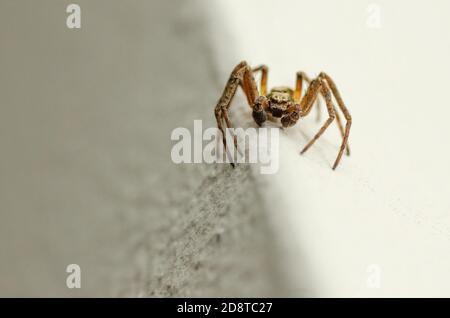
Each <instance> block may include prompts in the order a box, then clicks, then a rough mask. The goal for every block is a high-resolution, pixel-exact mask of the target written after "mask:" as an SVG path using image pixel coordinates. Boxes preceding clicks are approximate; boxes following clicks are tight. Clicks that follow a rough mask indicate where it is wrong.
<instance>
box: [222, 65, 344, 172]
mask: <svg viewBox="0 0 450 318" xmlns="http://www.w3.org/2000/svg"><path fill="white" fill-rule="evenodd" d="M257 71H261V72H262V77H261V86H260V90H259V91H258V89H257V86H256V81H255V79H254V77H253V72H257ZM267 74H268V68H267V66H265V65H261V66H259V67H256V68H254V69H251V68H250V67H249V66H248V64H247V63H246V62H245V61H244V62H241V63H239V64H238V65H237V66H236V67H235V68H234V70H233V71H232V72H231V75H230V79H229V80H228V83H227V85H226V87H225V90H224V92H223V94H222V97H221V98H220V100H219V102H218V103H217V106H216V108H215V115H216V119H217V125H218V127H219V129H220V130H221V131H222V135H223V143H224V146H225V148H226V138H225V131H224V129H223V124H224V123H225V125H226V126H227V127H228V128H231V123H230V119H229V118H228V109H229V107H230V104H231V100H232V98H233V97H234V95H235V93H236V89H237V87H238V86H241V87H242V89H243V90H244V93H245V95H246V97H247V101H248V103H249V105H250V107H252V116H253V119H254V120H255V122H256V123H257V124H258V125H259V126H261V125H262V124H263V123H264V122H265V121H266V120H267V118H268V117H267V116H268V115H270V116H272V117H273V118H280V122H281V124H282V125H283V127H285V128H287V127H290V126H293V125H295V124H296V123H297V121H298V120H299V119H300V118H301V117H305V116H307V115H308V114H309V113H310V111H311V109H312V107H313V105H314V103H315V102H316V100H317V99H318V96H319V94H320V95H322V97H323V98H324V100H325V103H326V106H327V111H328V119H327V121H326V122H325V123H324V124H323V126H322V127H321V128H320V130H319V131H318V132H317V134H316V135H315V136H314V138H313V139H311V141H310V142H309V143H308V144H307V145H306V146H305V147H304V148H303V150H302V151H301V153H304V152H305V151H306V150H308V149H309V147H311V146H312V144H313V143H314V142H315V141H316V140H317V139H318V138H319V137H320V136H321V135H322V133H323V132H324V131H325V130H326V129H327V128H328V126H329V125H330V124H331V122H332V121H333V120H334V119H335V118H336V121H337V124H338V127H339V130H340V132H341V135H342V143H341V148H340V149H339V153H338V155H337V158H336V160H335V162H334V165H333V169H335V168H336V167H337V165H338V164H339V161H340V160H341V157H342V154H343V152H344V150H347V155H349V154H350V150H349V147H348V144H347V140H348V135H349V133H350V126H351V123H352V118H351V116H350V113H349V112H348V110H347V108H346V107H345V105H344V102H343V100H342V98H341V95H340V94H339V91H338V89H337V87H336V85H335V84H334V82H333V80H332V79H331V78H330V77H329V76H328V75H327V74H325V73H320V74H319V76H318V77H316V78H315V79H313V80H310V79H309V77H308V76H307V75H306V74H305V73H304V72H297V81H296V85H295V90H293V89H291V88H289V87H286V86H281V87H274V88H272V90H271V91H270V92H269V93H268V94H267ZM303 81H305V82H307V83H308V84H309V86H308V88H307V90H306V92H305V94H304V96H302V89H303ZM332 94H333V96H334V98H335V99H336V101H337V104H338V106H339V109H340V110H341V111H342V113H343V114H344V117H345V119H346V125H345V129H344V127H343V125H342V122H341V119H340V116H339V113H338V112H337V110H336V107H335V106H334V104H333V102H332V98H331V95H332ZM234 143H235V146H237V141H236V138H234Z"/></svg>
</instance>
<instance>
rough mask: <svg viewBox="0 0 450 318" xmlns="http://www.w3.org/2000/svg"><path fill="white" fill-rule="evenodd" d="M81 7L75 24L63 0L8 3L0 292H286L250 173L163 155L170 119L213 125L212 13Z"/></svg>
mask: <svg viewBox="0 0 450 318" xmlns="http://www.w3.org/2000/svg"><path fill="white" fill-rule="evenodd" d="M77 3H78V4H79V5H80V6H81V8H82V28H81V30H68V29H67V28H66V27H65V17H66V13H65V7H66V4H64V2H60V1H48V0H47V1H39V3H38V2H35V1H2V2H1V4H0V32H1V38H2V57H1V59H0V63H1V69H2V72H1V74H0V86H1V87H2V94H1V97H0V99H1V109H0V112H1V116H0V127H1V130H2V133H1V134H0V141H1V149H2V150H1V153H2V155H1V159H0V160H1V161H0V162H1V165H0V168H1V179H0V189H1V191H0V196H1V198H0V211H1V212H0V213H1V222H0V260H1V261H0V295H1V296H66V297H74V296H143V297H145V296H226V295H227V296H257V295H275V294H277V293H278V292H279V291H280V288H281V287H280V286H282V281H281V280H280V279H278V278H277V277H278V276H277V275H278V274H277V270H276V268H275V266H274V254H273V253H272V248H271V235H270V234H269V233H270V230H269V229H268V226H267V220H266V218H265V216H264V215H265V214H264V210H263V207H262V204H261V201H260V194H259V193H258V191H257V187H256V185H255V182H256V181H255V179H254V178H253V176H252V172H251V170H250V169H249V167H245V166H242V167H239V168H238V169H235V170H234V171H232V170H231V169H230V167H229V166H225V165H219V166H211V165H175V164H173V163H172V162H171V160H170V149H171V146H172V144H173V142H172V141H171V140H170V133H171V131H172V129H173V128H175V127H188V128H190V127H192V124H193V120H194V119H204V125H205V126H206V125H213V124H214V121H213V116H212V107H213V105H214V103H215V102H216V99H217V96H218V95H219V94H220V91H221V89H222V84H223V81H224V77H226V76H227V74H223V73H221V72H220V71H219V70H218V67H217V65H218V64H217V62H218V61H216V60H214V57H213V53H212V51H211V45H210V36H211V34H210V33H209V32H208V30H210V28H211V27H212V25H215V24H214V23H215V21H214V19H213V20H206V19H205V16H206V14H205V11H204V10H205V8H204V6H203V5H202V3H199V2H197V1H170V2H169V1H146V2H143V1H128V2H127V3H124V2H121V1H95V2H92V1H78V2H77ZM18 17H20V19H19V18H18ZM214 28H215V30H217V32H214V36H219V35H220V32H221V31H220V26H218V25H215V26H214ZM224 33H225V32H224ZM226 72H228V70H227V71H226ZM71 263H76V264H79V265H80V266H81V269H82V288H81V289H79V290H69V289H68V288H67V287H66V285H65V281H66V275H67V274H66V272H65V269H66V266H67V265H68V264H71Z"/></svg>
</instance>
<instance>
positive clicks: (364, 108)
mask: <svg viewBox="0 0 450 318" xmlns="http://www.w3.org/2000/svg"><path fill="white" fill-rule="evenodd" d="M449 9H450V5H449V2H448V1H433V2H432V3H429V2H426V1H400V0H397V1H375V2H369V1H349V0H347V1H323V0H322V1H267V0H266V1H245V2H244V1H225V0H224V1H219V2H218V6H214V7H213V8H212V9H211V10H212V12H214V14H215V15H216V19H217V20H219V21H222V22H224V23H226V25H227V26H228V30H229V34H228V36H227V37H226V38H224V39H223V38H217V37H215V38H214V39H215V41H216V42H215V43H216V49H217V51H216V54H217V56H218V60H219V61H222V64H221V67H222V68H223V69H222V70H223V72H224V74H226V73H228V72H229V71H230V70H231V69H232V67H233V66H234V65H233V64H235V63H237V62H238V61H239V60H241V59H245V60H248V61H249V62H250V63H251V64H253V65H256V64H261V63H264V64H267V65H268V66H269V86H274V85H280V84H283V85H284V84H288V85H293V83H294V80H295V72H296V71H297V70H305V71H306V72H307V73H309V74H310V75H312V76H315V75H317V74H318V73H319V72H320V71H322V70H323V71H326V72H327V73H328V74H330V75H331V76H332V77H333V78H334V79H335V82H336V84H337V86H338V87H339V89H340V90H341V94H342V96H343V98H344V101H345V102H346V104H347V107H348V109H349V110H350V112H351V114H352V117H353V125H352V129H351V133H350V139H349V140H350V146H351V149H352V155H351V157H345V156H344V157H343V159H342V161H341V164H340V166H339V167H338V168H337V170H336V171H332V170H331V165H332V163H333V161H334V158H335V156H336V154H337V151H338V147H339V145H340V138H339V135H338V130H337V127H336V124H333V125H332V126H331V127H330V128H329V129H328V130H327V132H326V133H325V134H324V135H323V137H322V138H321V139H319V140H318V142H316V144H315V145H314V146H313V147H312V148H311V149H310V150H308V152H307V153H306V154H305V155H303V156H300V155H299V151H300V150H301V149H302V147H303V146H304V145H305V144H306V142H307V140H309V138H310V137H312V136H313V135H314V134H315V133H316V131H317V130H318V129H319V127H320V125H319V123H316V122H315V120H314V118H315V116H314V115H312V116H311V117H312V118H306V119H305V120H304V122H300V123H299V124H298V125H297V126H295V127H294V128H291V129H290V130H288V131H286V133H283V134H282V136H283V138H282V140H281V146H280V147H281V158H280V165H281V167H280V171H279V173H277V174H276V175H273V176H264V177H262V178H263V179H264V180H265V181H266V182H267V184H268V186H267V187H266V188H265V190H264V191H265V192H266V195H265V197H266V198H267V205H268V206H269V207H270V208H269V209H268V211H269V213H270V215H269V217H271V218H272V219H273V220H274V224H277V226H278V227H279V231H278V233H280V234H281V236H282V237H281V241H280V242H281V246H283V247H284V249H285V252H286V253H284V254H285V255H286V257H287V260H286V261H285V262H284V264H285V266H286V267H285V270H286V271H287V272H289V273H290V275H292V277H294V279H293V282H295V283H294V285H295V287H293V288H298V289H310V290H311V292H312V293H313V294H315V295H318V296H449V295H450V274H449V268H450V253H449V252H450V216H449V212H450V209H449V207H450V204H449V203H450V199H449V195H448V194H449V186H448V179H449V177H450V168H449V164H448V163H449V162H450V151H449V145H448V141H447V138H448V136H449V135H450V128H449V125H448V118H449V115H450V112H449V109H450V108H449V107H450V105H449V103H448V99H447V84H448V74H449V71H450V63H449V61H448V56H450V38H449V37H448V30H449V28H450V22H449V20H448V18H447V17H446V14H447V13H448V12H449ZM230 43H235V44H236V45H235V46H234V47H233V49H230ZM230 54H231V56H232V58H230ZM225 79H226V78H224V83H225ZM238 103H239V104H244V101H243V99H241V100H240V101H239V102H238ZM235 107H236V108H238V107H239V106H235ZM241 107H246V106H241ZM247 113H248V114H250V111H248V112H247ZM323 115H325V113H324V114H323ZM235 117H236V116H235ZM235 120H236V119H235ZM237 120H239V119H237ZM246 120H248V119H246ZM246 120H244V121H243V122H245V121H246ZM322 120H325V116H322ZM305 264H307V268H308V270H307V271H304V270H302V271H298V270H297V269H298V268H300V265H302V267H304V266H305Z"/></svg>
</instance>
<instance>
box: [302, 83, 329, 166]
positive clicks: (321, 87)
mask: <svg viewBox="0 0 450 318" xmlns="http://www.w3.org/2000/svg"><path fill="white" fill-rule="evenodd" d="M315 81H316V80H315ZM317 81H318V82H319V84H316V85H314V86H313V85H312V84H313V82H312V83H311V85H310V87H313V89H314V91H313V93H310V92H309V91H310V89H308V91H307V93H306V95H305V98H308V99H309V105H307V106H309V110H310V109H311V107H312V104H313V103H314V99H315V98H317V97H318V94H319V92H320V93H321V94H322V96H323V98H324V99H325V103H326V106H327V111H328V119H327V121H326V122H325V123H324V124H323V125H322V127H321V128H320V130H319V131H318V132H317V133H316V135H315V136H314V138H313V139H311V140H310V141H309V142H308V144H307V145H306V146H305V147H304V148H303V150H302V151H301V152H300V153H301V154H303V153H305V152H306V151H307V150H308V149H309V148H310V147H311V146H312V145H313V144H314V142H315V141H316V140H317V139H319V138H320V136H321V135H322V134H323V132H324V131H325V130H326V129H327V128H328V126H330V124H331V123H332V122H333V120H334V118H335V116H336V114H335V111H334V106H333V102H332V101H331V92H330V89H329V88H328V86H327V84H326V82H324V81H323V80H322V79H318V80H317ZM306 109H307V111H308V108H306ZM334 168H335V167H333V169H334Z"/></svg>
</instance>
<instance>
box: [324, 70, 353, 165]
mask: <svg viewBox="0 0 450 318" xmlns="http://www.w3.org/2000/svg"><path fill="white" fill-rule="evenodd" d="M319 77H321V78H322V79H325V81H326V82H327V84H328V85H329V87H330V89H331V91H332V93H333V95H334V98H335V99H336V101H337V104H338V106H339V108H340V109H341V111H342V113H343V114H344V117H345V119H346V124H345V131H344V129H343V128H342V124H341V125H340V126H341V128H340V130H341V134H342V144H341V149H340V150H339V154H338V157H337V158H336V161H335V163H334V165H333V169H335V168H336V167H337V165H338V164H339V161H340V160H341V157H342V153H343V152H344V149H345V148H347V155H350V149H349V148H348V136H349V134H350V127H351V125H352V116H351V115H350V112H349V111H348V109H347V107H345V104H344V101H343V100H342V97H341V94H340V93H339V90H338V89H337V86H336V84H335V83H334V81H333V79H332V78H331V77H330V76H329V75H328V74H326V73H323V72H322V73H320V75H319ZM338 125H339V122H338Z"/></svg>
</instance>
